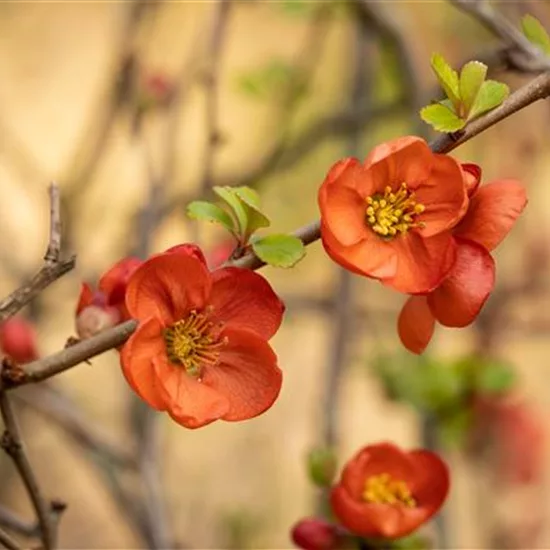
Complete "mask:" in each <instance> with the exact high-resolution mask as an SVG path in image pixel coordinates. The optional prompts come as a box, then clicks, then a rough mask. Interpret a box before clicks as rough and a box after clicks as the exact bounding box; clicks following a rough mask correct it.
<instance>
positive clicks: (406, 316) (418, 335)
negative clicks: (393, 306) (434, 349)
mask: <svg viewBox="0 0 550 550" xmlns="http://www.w3.org/2000/svg"><path fill="white" fill-rule="evenodd" d="M434 328H435V317H434V316H433V313H432V312H431V310H430V308H429V307H428V301H427V299H426V297H425V296H411V297H410V298H409V299H408V300H407V301H406V302H405V304H404V305H403V308H402V309H401V313H400V314H399V319H398V321H397V331H398V333H399V338H400V339H401V342H402V343H403V345H404V346H405V347H406V348H407V349H408V350H409V351H411V352H412V353H416V354H420V353H422V352H423V351H424V350H425V349H426V346H427V345H428V344H429V343H430V340H431V339H432V336H433V333H434Z"/></svg>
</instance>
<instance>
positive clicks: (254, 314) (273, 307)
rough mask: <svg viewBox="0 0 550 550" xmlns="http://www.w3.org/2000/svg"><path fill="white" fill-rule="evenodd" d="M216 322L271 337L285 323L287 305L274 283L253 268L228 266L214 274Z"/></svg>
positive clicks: (210, 300) (209, 302)
mask: <svg viewBox="0 0 550 550" xmlns="http://www.w3.org/2000/svg"><path fill="white" fill-rule="evenodd" d="M208 304H209V305H212V306H213V307H214V311H213V312H212V314H211V318H212V321H214V322H222V323H224V324H226V325H227V324H229V325H231V326H232V327H233V328H238V329H245V330H251V331H252V332H255V333H256V334H257V335H258V336H261V337H262V338H264V339H265V340H269V339H270V338H271V337H272V336H273V335H274V334H275V333H276V332H277V330H278V329H279V327H280V326H281V321H282V319H283V312H284V310H285V306H284V304H283V302H282V301H281V300H280V299H279V297H278V296H277V295H276V294H275V292H274V291H273V289H272V288H271V286H270V284H269V283H268V282H267V281H266V280H265V279H264V278H263V277H262V276H261V275H259V274H258V273H255V272H254V271H251V270H250V269H240V268H237V267H226V268H223V269H218V270H217V271H214V272H213V273H212V293H211V294H210V298H209V300H208Z"/></svg>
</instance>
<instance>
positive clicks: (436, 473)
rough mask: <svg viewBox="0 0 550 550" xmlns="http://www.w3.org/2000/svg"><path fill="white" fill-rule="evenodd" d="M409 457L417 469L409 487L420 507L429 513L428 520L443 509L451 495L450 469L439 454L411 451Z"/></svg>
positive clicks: (420, 450) (421, 450) (422, 450)
mask: <svg viewBox="0 0 550 550" xmlns="http://www.w3.org/2000/svg"><path fill="white" fill-rule="evenodd" d="M409 457H410V460H411V462H412V463H413V464H414V468H415V475H414V478H413V479H411V480H410V481H409V487H410V489H411V492H412V493H413V495H414V496H415V499H416V501H417V503H418V505H419V506H420V507H422V508H423V509H425V510H426V511H427V516H426V520H427V519H429V518H430V517H431V516H433V514H435V513H436V512H437V511H438V510H439V508H441V506H442V504H443V503H444V502H445V499H446V498H447V495H448V494H449V488H450V483H451V482H450V474H449V468H448V467H447V465H446V464H445V462H443V460H441V458H439V456H438V455H437V454H435V453H433V452H431V451H426V450H424V449H419V450H415V451H411V452H410V453H409Z"/></svg>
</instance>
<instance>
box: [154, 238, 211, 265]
mask: <svg viewBox="0 0 550 550" xmlns="http://www.w3.org/2000/svg"><path fill="white" fill-rule="evenodd" d="M163 253H164V254H186V255H188V256H193V257H194V258H196V259H197V260H199V261H200V262H202V263H203V264H204V265H206V258H205V257H204V254H203V253H202V250H201V249H200V248H199V247H198V246H197V245H196V244H193V243H184V244H177V245H175V246H172V247H170V248H168V249H167V250H165V251H164V252H163Z"/></svg>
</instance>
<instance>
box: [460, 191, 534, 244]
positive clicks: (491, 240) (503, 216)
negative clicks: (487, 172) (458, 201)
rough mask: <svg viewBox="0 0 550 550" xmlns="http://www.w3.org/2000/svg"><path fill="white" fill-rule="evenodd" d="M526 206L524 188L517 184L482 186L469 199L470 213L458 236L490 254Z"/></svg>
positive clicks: (462, 223) (461, 224) (463, 221)
mask: <svg viewBox="0 0 550 550" xmlns="http://www.w3.org/2000/svg"><path fill="white" fill-rule="evenodd" d="M526 204H527V196H526V193H525V188H524V187H523V186H522V185H521V184H520V183H519V182H518V181H515V180H501V181H495V182H493V183H489V184H488V185H483V186H482V187H480V188H479V190H478V191H477V193H476V194H475V195H474V196H473V197H472V199H471V200H470V205H469V207H468V213H467V214H466V216H465V217H464V219H463V220H462V222H461V223H460V225H458V226H457V228H456V230H455V234H456V235H457V236H459V237H463V238H464V239H469V240H471V241H474V242H476V243H478V244H480V245H482V246H484V247H485V248H486V249H487V250H489V252H490V251H491V250H493V249H495V248H496V247H497V246H498V245H499V244H500V242H501V241H502V240H503V239H504V237H506V235H507V234H508V232H509V231H510V229H512V226H513V225H514V223H515V221H516V220H517V218H518V216H519V215H520V214H521V212H522V211H523V209H524V208H525V205H526Z"/></svg>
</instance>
